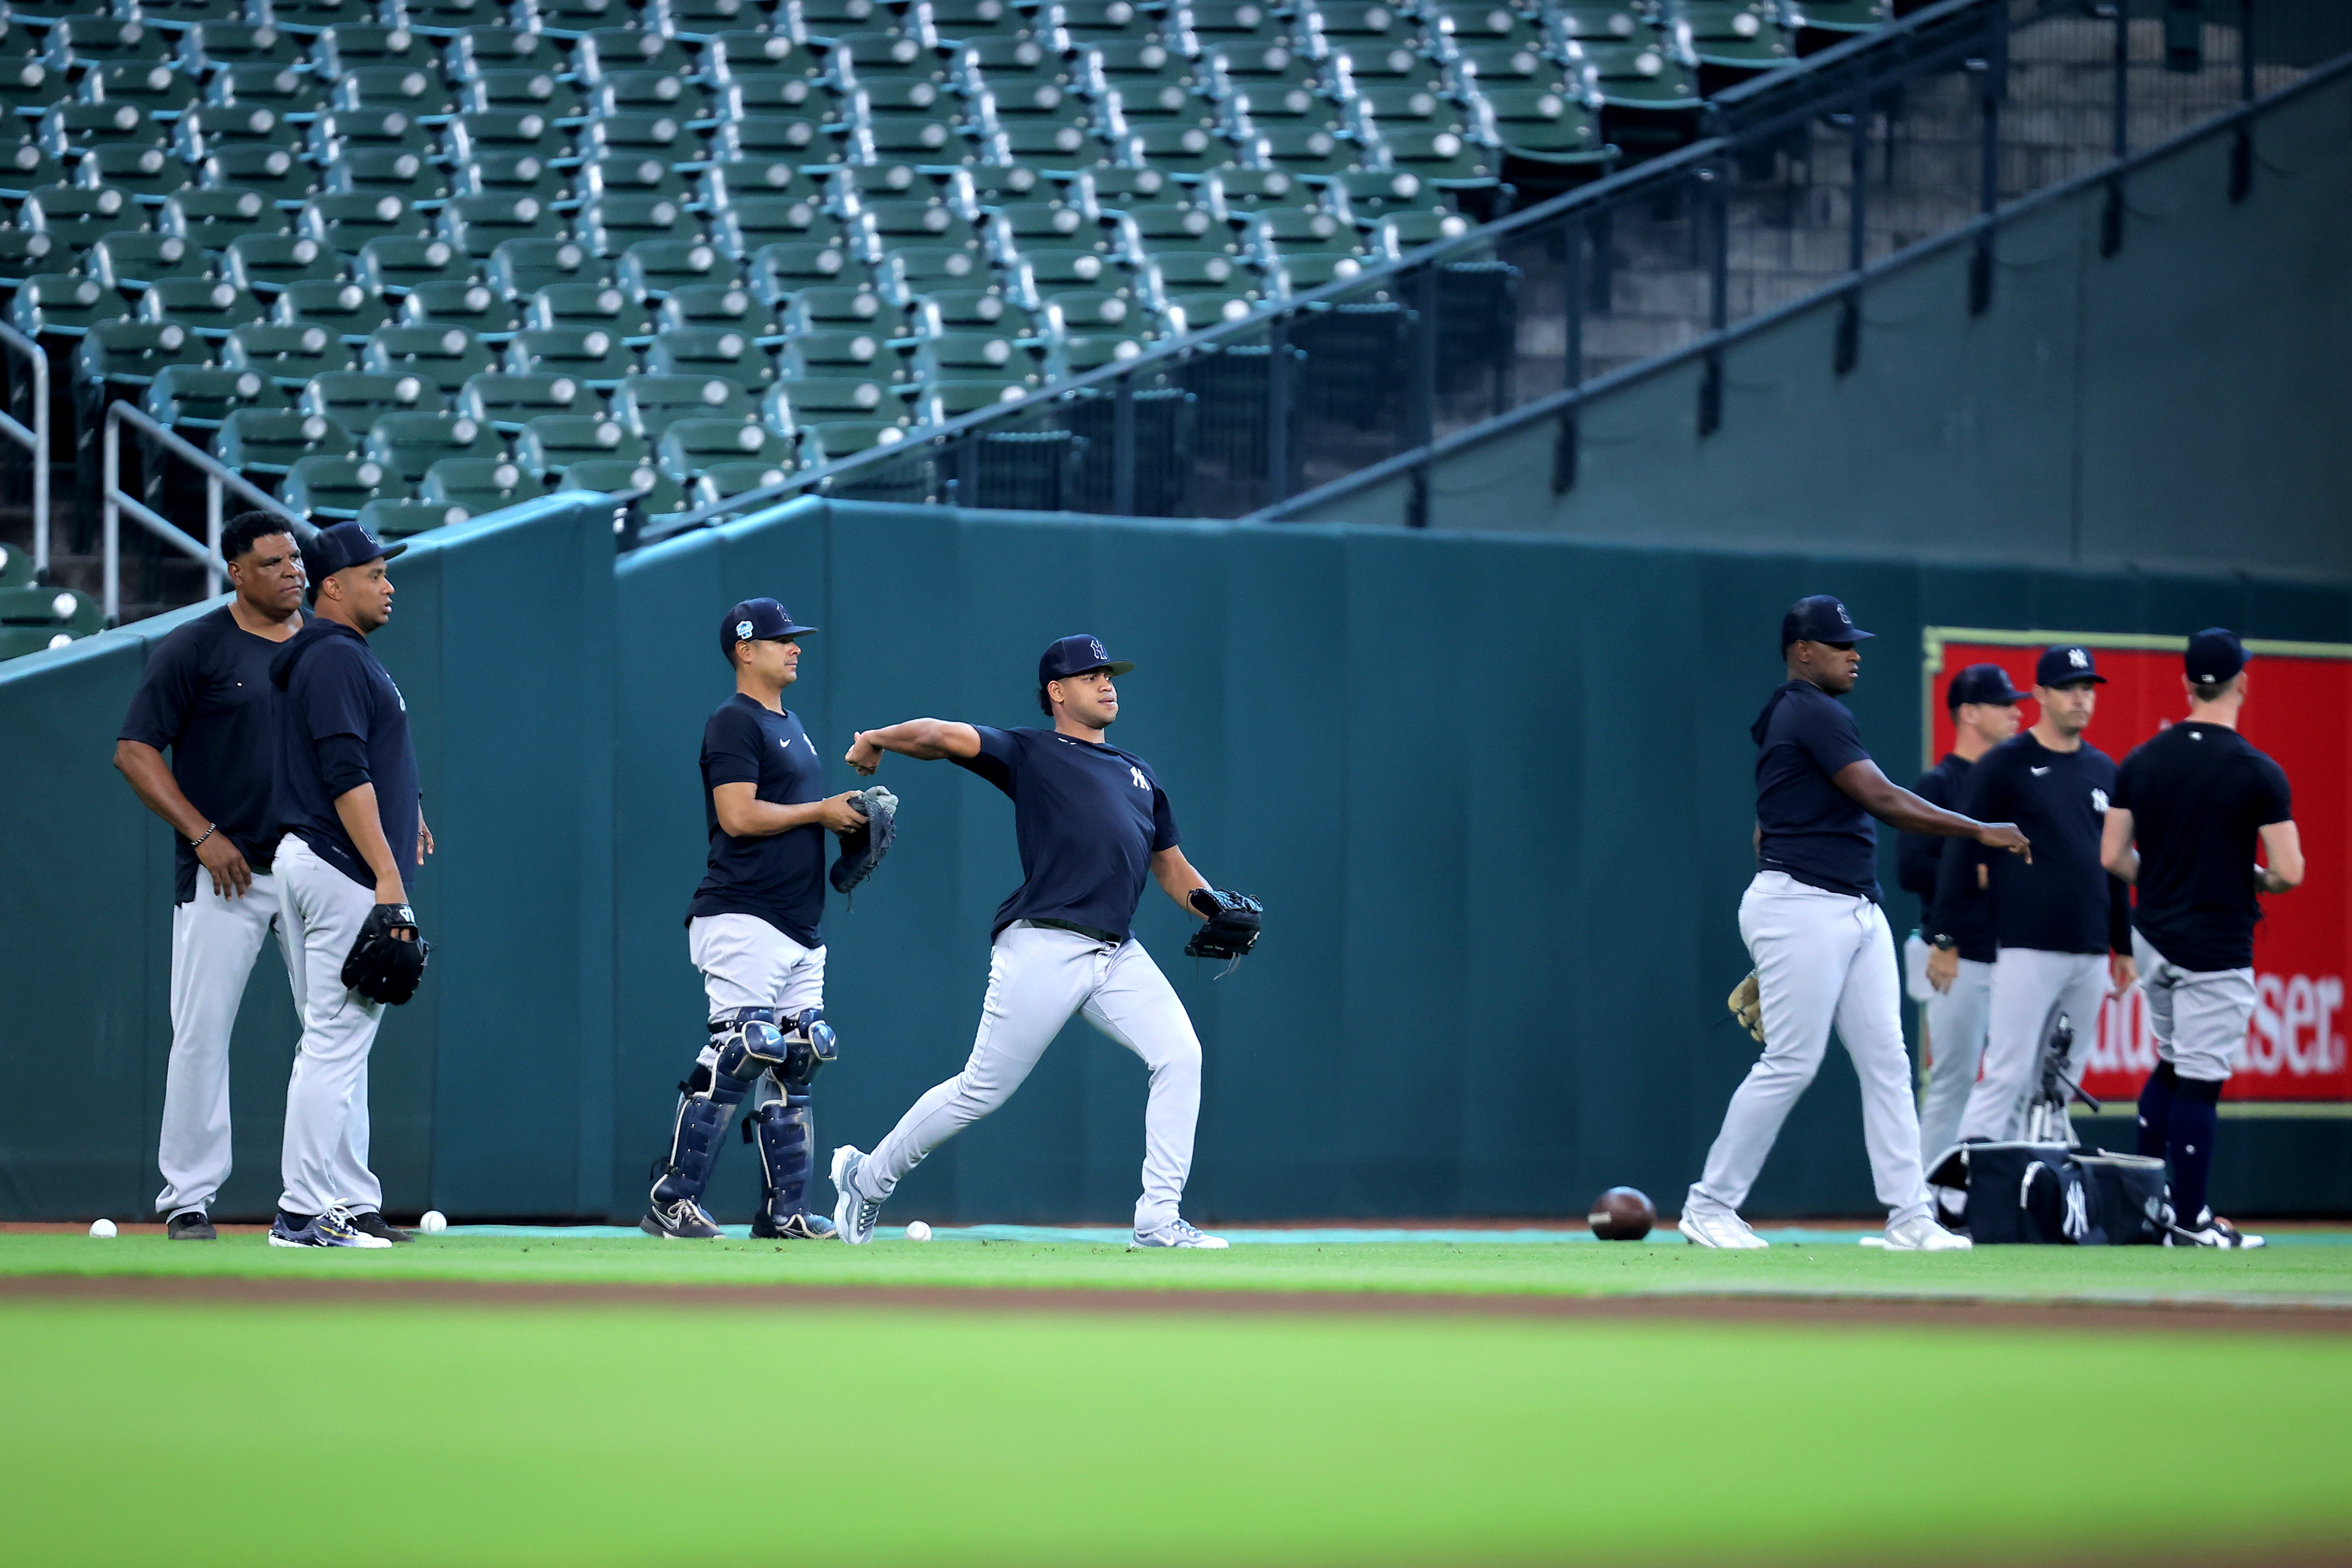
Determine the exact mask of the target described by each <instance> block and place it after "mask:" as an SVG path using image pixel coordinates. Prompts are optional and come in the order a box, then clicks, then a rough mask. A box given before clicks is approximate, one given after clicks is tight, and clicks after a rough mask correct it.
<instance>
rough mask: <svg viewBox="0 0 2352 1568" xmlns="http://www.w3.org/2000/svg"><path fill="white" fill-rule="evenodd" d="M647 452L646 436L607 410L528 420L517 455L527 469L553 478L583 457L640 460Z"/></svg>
mask: <svg viewBox="0 0 2352 1568" xmlns="http://www.w3.org/2000/svg"><path fill="white" fill-rule="evenodd" d="M647 455H649V453H648V450H647V445H646V442H645V440H644V439H643V438H642V437H639V436H635V435H631V434H629V433H628V432H627V431H625V430H624V429H622V428H621V423H620V422H619V421H618V420H616V419H614V418H613V417H612V416H610V415H609V414H603V413H543V414H541V415H539V416H538V417H537V418H535V419H531V420H528V421H526V422H525V423H524V424H523V427H522V434H521V435H520V437H519V438H518V439H517V441H516V443H515V459H516V461H517V462H519V463H520V464H521V465H522V467H523V470H524V471H525V472H526V473H529V474H532V475H536V476H538V477H539V478H541V479H542V480H546V481H553V480H555V479H558V478H561V477H562V474H563V471H564V470H565V469H566V468H568V467H570V466H571V465H572V464H574V463H577V462H580V461H582V460H583V459H587V458H625V459H627V460H628V461H630V462H632V463H637V462H642V461H644V460H645V458H646V456H647Z"/></svg>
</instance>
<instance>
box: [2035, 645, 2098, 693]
mask: <svg viewBox="0 0 2352 1568" xmlns="http://www.w3.org/2000/svg"><path fill="white" fill-rule="evenodd" d="M2084 681H2096V682H2097V683H2098V684H2099V685H2103V686H2104V685H2106V684H2107V677H2106V676H2105V675H2103V674H2099V668H2098V666H2097V665H2096V664H2093V663H2091V651H2090V650H2089V649H2088V648H2081V647H2076V646H2074V645H2073V644H2071V643H2060V644H2059V645H2058V646H2056V647H2054V648H2044V649H2042V657H2041V658H2040V659H2038V660H2036V661H2034V664H2033V684H2034V685H2037V686H2050V687H2053V688H2055V687H2058V686H2074V685H2082V684H2083V683H2084Z"/></svg>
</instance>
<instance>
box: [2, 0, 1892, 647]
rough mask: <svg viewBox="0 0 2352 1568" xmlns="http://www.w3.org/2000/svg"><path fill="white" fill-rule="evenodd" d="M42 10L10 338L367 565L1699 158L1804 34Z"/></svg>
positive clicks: (1131, 5)
mask: <svg viewBox="0 0 2352 1568" xmlns="http://www.w3.org/2000/svg"><path fill="white" fill-rule="evenodd" d="M1886 8H1888V7H1887V6H1885V5H1881V4H1874V3H1873V0H1840V3H1839V4H1836V5H1830V6H1828V7H1826V8H1825V10H1824V15H1828V16H1832V21H1831V22H1829V23H1828V24H1826V25H1825V26H1826V28H1827V33H1828V36H1832V37H1833V36H1834V35H1835V34H1836V33H1837V32H1840V31H1846V30H1855V29H1859V28H1862V27H1866V26H1872V25H1874V23H1875V22H1876V21H1877V20H1878V19H1880V17H1881V13H1882V12H1883V11H1884V10H1885V9H1886ZM1809 9H1810V8H1809ZM45 15H46V16H47V19H43V18H40V17H36V16H26V15H18V16H14V17H13V18H6V17H0V106H5V108H6V109H7V110H9V111H10V113H11V114H12V115H13V118H14V121H15V130H14V131H13V132H10V133H9V134H8V138H7V139H6V140H5V142H0V212H5V216H6V220H7V221H6V224H5V228H0V298H5V300H6V302H7V308H8V311H9V319H10V320H11V321H12V322H13V323H14V325H16V328H17V329H19V330H21V331H23V332H25V333H26V334H28V335H32V336H35V337H37V338H38V339H39V340H42V341H43V343H44V344H45V345H46V346H47V348H48V350H49V351H50V352H51V354H52V355H54V356H56V357H57V359H58V362H59V365H60V368H61V369H62V370H68V371H69V372H70V375H71V378H72V385H73V387H74V389H75V390H74V392H73V396H72V398H71V402H72V404H73V408H74V411H75V414H76V418H77V429H78V435H79V450H81V451H82V452H84V453H85V454H87V452H88V451H89V448H90V445H91V442H92V439H93V433H92V429H91V424H92V422H94V421H96V420H98V419H100V418H102V417H103V413H104V409H105V407H106V405H107V402H109V401H110V400H116V401H119V400H124V399H130V400H135V401H137V402H140V403H141V404H142V406H143V407H144V408H145V409H146V411H147V412H149V413H151V414H152V415H153V416H154V417H155V418H157V419H159V420H161V421H163V423H166V424H168V425H171V426H172V427H173V428H174V429H175V430H177V431H179V432H180V433H181V434H184V435H186V436H187V437H188V438H189V439H191V440H193V441H194V442H196V443H198V444H201V445H203V446H205V447H206V448H207V449H209V450H211V451H213V452H214V453H215V455H218V456H220V457H222V458H223V459H225V460H226V461H229V462H231V463H234V464H236V465H239V466H240V467H241V468H243V469H244V470H245V471H246V472H247V474H249V475H251V476H255V477H256V478H257V480H258V481H259V482H262V483H265V484H267V485H268V486H272V487H273V488H275V489H276V490H277V491H278V493H279V494H280V495H281V496H282V497H283V498H284V499H285V500H287V501H288V502H289V504H291V505H293V506H296V507H301V508H304V509H307V510H309V511H310V512H311V513H313V514H314V515H316V516H318V517H353V516H358V517H367V518H370V519H371V520H373V521H374V522H376V523H378V524H379V525H380V526H382V527H383V528H386V529H387V530H390V531H395V532H398V531H407V530H414V529H416V528H428V527H433V526H437V525H438V524H440V523H443V522H446V521H449V520H453V519H457V518H462V517H467V516H469V515H472V514H475V513H478V512H481V511H484V510H488V509H492V508H495V507H502V506H506V505H509V504H512V503H513V502H515V501H517V500H519V499H522V498H525V497H528V496H530V495H533V494H540V493H543V492H544V491H545V490H547V489H549V488H551V487H555V486H578V485H583V484H593V485H596V486H604V487H607V488H611V489H614V490H635V491H636V492H638V493H639V495H640V497H641V498H642V504H643V505H644V507H646V508H647V509H648V510H653V511H665V510H672V509H677V508H682V507H690V506H693V505H696V504H698V502H703V501H709V500H715V499H719V498H723V497H728V496H731V495H735V494H739V493H740V492H742V491H744V490H746V489H751V488H756V487H759V486H763V485H768V484H772V483H774V482H776V481H777V480H778V479H781V478H782V477H783V476H787V475H789V474H791V473H792V472H793V470H794V469H796V468H799V467H804V466H806V465H812V464H817V463H822V462H825V461H828V460H833V459H837V458H839V457H841V456H843V455H847V454H850V453H855V452H859V451H864V450H867V449H869V448H872V447H874V446H877V445H884V444H896V443H897V442H898V441H900V440H903V439H904V437H905V434H906V433H907V432H908V431H910V430H912V429H914V428H916V427H918V426H919V425H921V424H924V423H929V422H932V421H936V420H940V419H946V418H952V417H955V416H956V415H957V414H959V413H965V412H969V411H971V410H973V409H977V408H982V407H987V406H989V405H991V404H992V403H997V402H1004V401H1007V400H1009V399H1013V398H1017V397H1020V396H1022V395H1024V394H1025V393H1026V392H1030V391H1033V390H1034V389H1037V388H1040V387H1043V386H1046V385H1049V384H1051V383H1052V382H1055V380H1056V379H1058V378H1062V377H1066V376H1068V375H1073V374H1078V373H1083V372H1084V371H1088V370H1091V369H1094V368H1097V367H1099V366H1102V365H1106V364H1111V363H1116V362H1118V361H1121V360H1124V359H1128V358H1132V357H1133V356H1134V355H1135V354H1137V353H1138V352H1140V351H1141V350H1142V349H1143V348H1144V347H1146V346H1148V345H1150V344H1152V343H1154V342H1157V341H1161V340H1168V339H1171V338H1173V337H1179V336H1181V335H1182V334H1184V333H1186V332H1188V331H1192V330H1197V329H1201V328H1202V327H1206V326H1213V325H1217V324H1221V323H1223V322H1226V321H1231V320H1236V319H1242V318H1244V317H1245V316H1247V315H1249V314H1250V313H1251V312H1252V311H1254V310H1255V309H1258V308H1262V307H1264V306H1266V305H1268V304H1271V303H1274V302H1277V301H1280V300H1283V299H1285V298H1288V297H1290V296H1292V295H1294V294H1298V293H1303V292H1305V291H1307V290H1309V289H1312V288H1314V287H1319V286H1321V285H1323V284H1326V283H1328V282H1332V281H1335V280H1339V279H1344V278H1346V277H1350V276H1351V275H1353V274H1354V273H1356V272H1358V271H1360V269H1362V268H1363V267H1366V266H1369V265H1373V264H1376V263H1377V262H1379V261H1380V260H1381V259H1384V258H1388V257H1391V256H1398V255H1401V254H1402V253H1403V252H1404V251H1407V250H1411V249H1412V248H1414V247H1416V246H1423V245H1427V244H1430V243H1432V242H1433V241H1435V240H1438V239H1441V238H1445V237H1450V236H1452V235H1457V234H1460V233H1462V232H1465V229H1466V228H1468V227H1469V226H1471V225H1475V224H1476V223H1478V222H1480V221H1483V220H1484V219H1486V217H1488V216H1490V215H1492V214H1495V213H1496V211H1498V210H1502V208H1504V207H1505V206H1507V204H1509V203H1510V202H1511V201H1513V200H1515V199H1517V200H1524V199H1526V198H1527V197H1528V196H1529V195H1538V194H1543V193H1549V191H1551V190H1556V189H1559V188H1562V187H1564V186H1565V185H1567V184H1569V183H1575V182H1578V181H1581V180H1584V179H1589V178H1591V177H1593V176H1594V175H1596V174H1598V173H1601V172H1606V171H1607V170H1608V169H1610V168H1611V167H1613V166H1614V164H1615V162H1616V161H1617V159H1618V158H1619V157H1620V155H1621V154H1620V152H1619V146H1618V145H1617V144H1618V143H1624V144H1627V145H1634V144H1639V145H1641V146H1643V148H1644V150H1647V149H1648V148H1650V147H1651V146H1654V145H1655V144H1660V143H1662V142H1664V141H1672V140H1674V139H1676V138H1687V137H1688V136H1690V135H1692V134H1695V132H1696V116H1697V114H1698V111H1699V110H1700V109H1701V107H1702V99H1701V96H1700V95H1701V93H1702V92H1703V91H1706V90H1710V89H1712V88H1713V87H1714V86H1716V85H1717V84H1720V83H1722V82H1724V81H1727V80H1736V79H1739V78H1742V77H1744V76H1748V75H1753V74H1755V73H1757V72H1759V71H1764V70H1769V69H1772V68H1776V67H1778V66H1780V65H1782V64H1785V63H1787V62H1790V61H1791V60H1793V59H1794V58H1795V57H1796V55H1797V53H1798V49H1799V34H1800V32H1801V30H1803V29H1804V28H1805V23H1804V20H1803V18H1802V17H1801V16H1800V13H1799V11H1798V8H1797V5H1796V4H1795V3H1794V0H1607V3H1603V4H1587V3H1584V0H1480V3H1475V4H1474V3H1472V0H1401V3H1399V4H1394V5H1391V4H1388V3H1385V0H1281V3H1262V0H1191V3H1186V0H1166V3H1152V0H1147V3H1141V4H1139V3H1136V0H1058V3H1056V0H928V3H926V0H648V3H647V4H646V5H643V6H642V7H641V8H639V7H633V6H632V5H630V4H629V3H628V0H511V3H510V4H509V5H505V6H503V7H501V6H499V5H497V4H494V3H492V0H376V3H375V4H374V5H373V8H371V6H370V5H368V4H366V3H364V0H172V3H171V4H169V5H160V4H151V5H149V6H148V7H147V9H146V11H145V12H144V14H143V15H142V11H141V7H140V5H138V4H137V3H136V0H111V9H110V14H108V15H103V16H69V17H68V16H59V15H58V14H56V13H46V14H45ZM1821 41H1823V39H1822V38H1820V37H1816V38H1813V39H1811V42H1812V43H1819V42H1821ZM1368 369H1370V370H1376V369H1377V367H1376V366H1368ZM84 483H85V490H84V493H85V494H87V486H88V484H89V476H88V474H87V472H85V480H84ZM149 483H150V486H151V488H152V486H153V483H154V481H153V480H152V479H151V480H150V481H149ZM12 602H13V601H12Z"/></svg>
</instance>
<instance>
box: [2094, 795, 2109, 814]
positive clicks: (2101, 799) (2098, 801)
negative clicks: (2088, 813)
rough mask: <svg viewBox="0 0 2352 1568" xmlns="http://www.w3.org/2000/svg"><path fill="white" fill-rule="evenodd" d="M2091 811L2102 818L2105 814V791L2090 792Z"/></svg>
mask: <svg viewBox="0 0 2352 1568" xmlns="http://www.w3.org/2000/svg"><path fill="white" fill-rule="evenodd" d="M2091 810H2094V811H2096V812H2098V813H2099V815H2101V816H2103V817H2104V816H2105V815H2106V814H2107V792H2106V791H2105V789H2094V790H2092V791H2091Z"/></svg>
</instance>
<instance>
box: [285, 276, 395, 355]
mask: <svg viewBox="0 0 2352 1568" xmlns="http://www.w3.org/2000/svg"><path fill="white" fill-rule="evenodd" d="M272 319H275V320H278V321H281V322H285V323H288V324H295V323H307V324H311V325H316V326H320V327H324V328H326V329H328V330H329V331H331V332H340V333H341V334H342V336H343V337H344V339H345V340H349V341H358V342H365V341H366V340H367V336H368V334H369V333H371V332H373V331H374V330H375V329H377V328H378V327H381V326H383V324H384V323H385V322H386V321H388V320H390V319H392V308H391V307H390V306H388V305H386V304H385V303H384V298H383V296H382V295H380V294H374V293H371V292H370V291H369V290H367V289H365V288H362V287H360V286H359V285H358V284H356V283H294V284H289V285H288V286H287V287H286V290H285V292H283V293H282V294H280V295H278V308H277V311H276V313H275V315H274V316H273V318H272Z"/></svg>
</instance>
